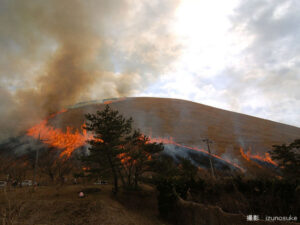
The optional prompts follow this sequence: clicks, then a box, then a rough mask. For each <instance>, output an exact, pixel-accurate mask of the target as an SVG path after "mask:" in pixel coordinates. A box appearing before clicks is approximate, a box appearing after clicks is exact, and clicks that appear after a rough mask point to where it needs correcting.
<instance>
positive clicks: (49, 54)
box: [0, 0, 180, 139]
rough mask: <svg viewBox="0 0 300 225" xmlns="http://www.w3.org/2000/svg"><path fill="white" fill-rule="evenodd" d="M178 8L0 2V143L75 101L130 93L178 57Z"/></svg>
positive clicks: (166, 0) (58, 0)
mask: <svg viewBox="0 0 300 225" xmlns="http://www.w3.org/2000/svg"><path fill="white" fill-rule="evenodd" d="M176 6H177V2H176V1H171V0H163V1H151V2H150V3H149V2H148V1H132V0H121V1H117V0H110V1H107V0H87V1H81V0H53V1H40V0H28V1H22V0H3V1H1V2H0V33H1V36H0V51H1V53H2V54H1V56H0V82H1V83H0V84H1V85H0V103H1V108H0V123H1V128H0V139H3V138H6V137H7V136H10V135H12V134H16V132H19V131H20V130H23V129H25V128H27V127H28V126H29V125H31V124H33V123H34V122H36V121H37V120H39V119H41V118H43V117H45V116H47V115H48V114H49V113H52V112H56V111H58V110H61V109H62V108H64V107H67V106H68V105H72V104H74V103H76V102H78V101H86V100H91V99H102V98H107V97H119V96H126V95H135V94H137V93H139V91H140V90H142V89H144V88H145V86H146V85H147V84H148V83H149V82H151V81H153V80H154V79H155V78H156V77H157V76H159V75H161V74H163V73H164V72H165V71H166V70H168V69H169V68H170V66H171V65H172V62H173V61H174V60H175V59H176V57H177V55H178V54H179V51H180V46H178V44H177V43H176V37H175V36H174V35H173V34H172V31H171V30H170V29H169V27H170V26H169V25H170V23H172V16H173V12H174V10H175V9H176Z"/></svg>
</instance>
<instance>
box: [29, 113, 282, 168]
mask: <svg viewBox="0 0 300 225" xmlns="http://www.w3.org/2000/svg"><path fill="white" fill-rule="evenodd" d="M66 111H67V110H62V111H60V112H58V113H55V114H52V115H50V116H49V117H48V118H46V119H45V120H42V121H41V122H40V123H38V124H37V125H35V126H33V127H32V128H30V129H28V130H27V135H28V136H32V137H34V138H36V139H40V140H41V141H42V142H43V143H45V144H48V145H50V146H53V147H56V148H58V149H62V150H63V151H62V152H61V154H60V156H61V157H63V156H67V157H70V156H71V154H72V152H73V151H74V150H75V149H77V148H80V147H82V146H84V145H85V144H86V141H87V140H91V139H93V135H92V134H89V133H87V131H86V130H85V129H83V127H84V126H85V124H84V123H83V124H82V126H81V130H80V131H79V130H78V129H76V130H75V131H74V129H73V128H72V127H70V126H67V130H66V132H63V131H62V130H61V129H59V128H54V127H52V126H50V125H48V121H49V119H51V118H53V117H55V116H57V115H59V114H61V113H64V112H66ZM99 141H102V140H99ZM149 142H150V143H154V142H158V143H160V142H161V143H163V144H172V145H176V146H179V147H183V148H187V149H192V150H194V151H199V152H202V153H205V154H208V155H209V152H208V151H206V150H204V149H199V148H195V147H189V146H185V145H182V144H179V143H176V142H175V141H174V140H173V138H172V137H170V138H160V137H155V138H154V137H151V135H150V136H149ZM240 153H241V155H242V157H243V158H244V159H246V160H247V161H250V160H253V159H257V160H260V161H264V162H268V163H270V164H272V165H274V166H278V165H277V163H275V162H274V161H273V160H272V159H271V157H270V154H269V153H265V157H262V156H259V155H258V154H256V155H251V152H250V151H247V152H246V153H245V152H244V150H243V149H242V148H240ZM211 155H212V156H213V157H214V158H217V159H219V160H222V161H224V162H226V163H228V164H231V165H233V166H234V167H236V168H239V169H240V170H241V171H244V169H243V168H241V167H240V166H239V165H237V164H236V163H233V162H230V161H228V160H226V159H223V158H221V157H220V156H218V155H216V154H211Z"/></svg>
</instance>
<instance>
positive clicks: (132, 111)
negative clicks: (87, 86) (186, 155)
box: [49, 97, 300, 154]
mask: <svg viewBox="0 0 300 225" xmlns="http://www.w3.org/2000/svg"><path fill="white" fill-rule="evenodd" d="M107 103H109V104H110V106H111V107H112V108H114V109H118V110H119V111H120V113H121V114H123V115H125V116H126V117H129V116H132V117H133V119H134V122H135V126H136V127H138V128H140V129H141V130H142V132H144V133H145V134H148V135H151V136H152V137H173V139H174V141H175V142H177V143H180V144H185V145H187V146H197V147H199V148H204V149H206V146H205V145H204V143H203V142H202V139H203V138H210V139H211V140H213V141H214V144H213V146H212V148H213V150H214V151H215V152H216V153H218V154H223V153H227V152H231V153H232V154H233V153H234V154H235V153H236V154H237V153H238V151H239V148H240V147H243V148H244V149H248V148H251V149H252V152H253V153H264V152H267V151H268V150H270V149H271V147H272V145H273V144H282V143H288V142H291V141H293V140H294V139H296V138H300V128H297V127H293V126H289V125H285V124H281V123H276V122H272V121H269V120H264V119H260V118H256V117H252V116H247V115H244V114H239V113H234V112H230V111H226V110H221V109H217V108H213V107H209V106H206V105H202V104H198V103H194V102H190V101H185V100H178V99H168V98H146V97H139V98H125V99H121V100H115V101H112V102H110V101H109V102H107ZM104 107H105V104H101V103H95V102H94V103H92V104H90V105H89V104H83V106H80V107H77V108H76V107H75V108H72V109H69V110H68V111H67V112H65V113H62V114H60V115H57V116H56V117H55V118H53V119H52V120H50V121H49V122H50V123H51V125H52V126H55V127H59V128H62V129H65V127H66V126H72V127H76V128H80V126H81V125H82V124H83V122H84V114H85V113H94V112H96V110H101V109H103V108H104Z"/></svg>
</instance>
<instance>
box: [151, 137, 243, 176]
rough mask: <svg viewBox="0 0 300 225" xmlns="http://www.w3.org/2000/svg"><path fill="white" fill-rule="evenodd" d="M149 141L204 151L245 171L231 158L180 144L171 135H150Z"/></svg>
mask: <svg viewBox="0 0 300 225" xmlns="http://www.w3.org/2000/svg"><path fill="white" fill-rule="evenodd" d="M149 142H150V143H154V142H157V143H160V142H161V143H163V144H171V145H176V146H179V147H183V148H188V149H192V150H194V151H198V152H203V153H205V154H208V155H209V154H210V155H211V156H213V157H215V158H217V159H219V160H221V161H224V162H226V163H227V164H230V165H233V166H234V167H235V168H238V169H240V170H241V171H244V169H243V168H241V167H240V166H239V165H238V164H236V163H234V162H231V161H229V160H226V159H223V158H221V157H220V156H218V155H216V154H212V153H209V152H208V151H206V150H204V149H200V148H196V147H189V146H186V145H182V144H179V143H177V142H175V141H174V140H173V137H169V138H160V137H158V138H152V137H151V136H149Z"/></svg>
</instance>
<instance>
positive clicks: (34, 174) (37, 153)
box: [32, 133, 41, 189]
mask: <svg viewBox="0 0 300 225" xmlns="http://www.w3.org/2000/svg"><path fill="white" fill-rule="evenodd" d="M40 140H41V138H40V133H39V137H38V139H37V143H38V144H39V143H40ZM39 149H40V148H39V147H38V148H37V149H36V151H35V163H34V170H33V181H32V188H33V189H34V185H35V180H36V172H37V165H38V160H39Z"/></svg>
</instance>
